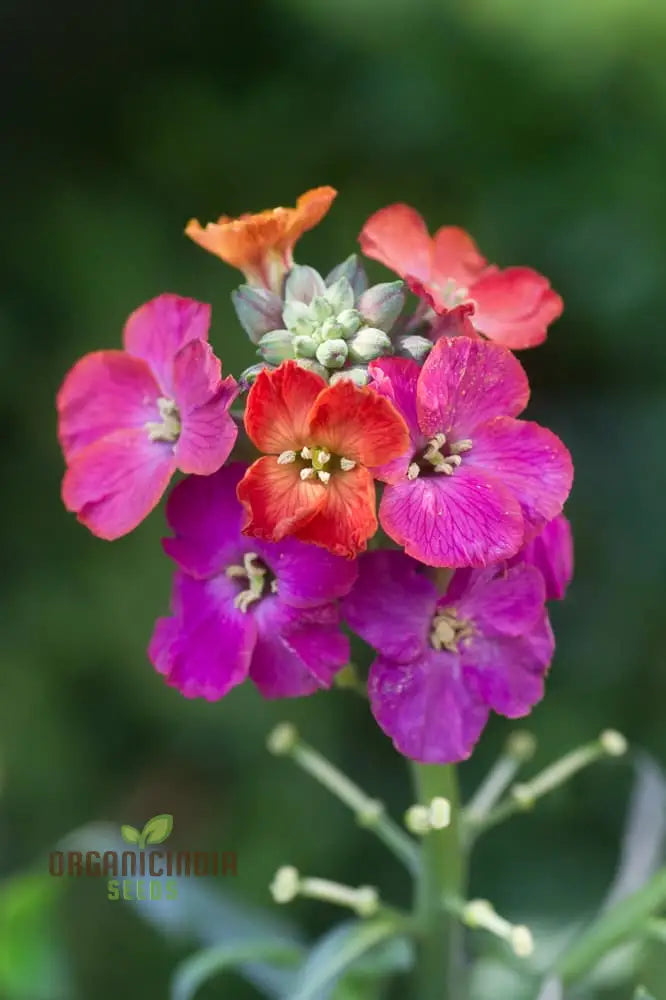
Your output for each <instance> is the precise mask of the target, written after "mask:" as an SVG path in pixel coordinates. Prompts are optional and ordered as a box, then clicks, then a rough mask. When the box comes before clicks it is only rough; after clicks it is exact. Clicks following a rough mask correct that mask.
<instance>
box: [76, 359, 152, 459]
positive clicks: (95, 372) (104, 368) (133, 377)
mask: <svg viewBox="0 0 666 1000" xmlns="http://www.w3.org/2000/svg"><path fill="white" fill-rule="evenodd" d="M159 395H160V387H159V386H158V384H157V382H156V381H155V379H154V377H153V375H152V373H151V371H150V368H149V367H148V365H147V364H146V363H145V362H144V361H140V360H139V359H138V358H133V357H131V356H130V355H129V354H126V353H125V351H96V352H95V353H94V354H86V356H85V357H83V358H81V360H80V361H77V363H76V364H75V365H74V367H73V368H71V369H70V371H69V372H68V374H67V375H66V376H65V379H64V381H63V383H62V386H61V387H60V391H59V392H58V397H57V402H56V405H57V408H58V437H59V440H60V445H61V447H62V450H63V453H64V455H65V458H66V459H67V460H69V459H70V458H71V456H72V455H73V454H74V453H75V452H76V451H78V450H79V449H80V448H85V447H86V446H87V445H89V444H92V443H93V442H94V441H98V440H99V439H100V438H102V437H104V436H105V435H107V434H112V433H113V432H114V431H118V430H123V429H125V428H130V427H143V425H144V424H146V423H147V422H148V421H150V420H155V419H156V418H157V399H158V397H159Z"/></svg>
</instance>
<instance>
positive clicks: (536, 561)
mask: <svg viewBox="0 0 666 1000" xmlns="http://www.w3.org/2000/svg"><path fill="white" fill-rule="evenodd" d="M573 561H574V553H573V537H572V534H571V525H570V524H569V522H568V520H567V519H566V517H565V516H564V514H560V515H559V516H558V517H554V518H553V520H552V521H548V523H547V524H546V526H545V527H544V528H543V529H542V530H541V531H540V532H539V534H538V535H536V537H535V538H533V539H532V540H531V541H530V542H528V543H527V545H526V546H525V548H523V549H521V550H520V552H519V553H518V554H517V555H515V556H514V557H513V559H511V560H510V562H509V565H510V566H514V565H517V564H518V563H527V564H528V565H529V566H536V568H537V569H538V570H539V571H540V573H541V575H542V576H543V578H544V581H545V584H546V600H547V601H561V600H562V599H563V598H564V596H565V594H566V592H567V587H568V586H569V584H570V583H571V578H572V576H573Z"/></svg>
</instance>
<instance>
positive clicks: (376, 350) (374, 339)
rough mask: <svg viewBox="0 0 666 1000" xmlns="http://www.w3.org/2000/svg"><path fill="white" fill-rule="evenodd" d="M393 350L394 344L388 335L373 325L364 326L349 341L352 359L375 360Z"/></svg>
mask: <svg viewBox="0 0 666 1000" xmlns="http://www.w3.org/2000/svg"><path fill="white" fill-rule="evenodd" d="M392 351H393V345H392V344H391V341H390V339H389V337H388V335H387V334H385V333H384V331H383V330H377V329H375V328H374V327H372V326H364V327H363V329H362V330H359V332H358V333H357V334H356V335H355V336H354V337H352V339H351V340H350V341H349V356H350V358H351V359H352V361H374V359H375V358H381V357H383V356H384V355H385V354H391V353H392Z"/></svg>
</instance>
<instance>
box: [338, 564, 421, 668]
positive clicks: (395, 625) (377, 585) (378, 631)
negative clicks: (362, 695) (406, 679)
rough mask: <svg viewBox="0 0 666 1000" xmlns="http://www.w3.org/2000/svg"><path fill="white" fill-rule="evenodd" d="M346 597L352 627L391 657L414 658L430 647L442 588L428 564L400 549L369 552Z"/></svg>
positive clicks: (346, 613) (344, 610) (401, 660)
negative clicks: (429, 574) (432, 577)
mask: <svg viewBox="0 0 666 1000" xmlns="http://www.w3.org/2000/svg"><path fill="white" fill-rule="evenodd" d="M358 565H359V577H358V582H357V583H356V585H355V586H354V588H353V590H352V591H351V593H350V594H349V595H348V596H347V597H346V598H345V599H344V600H343V602H342V614H343V616H344V618H345V619H346V621H347V622H348V623H349V625H350V627H351V628H352V629H353V630H354V632H356V633H357V635H360V637H361V638H362V639H363V640H364V641H365V642H367V643H369V645H371V646H373V647H374V648H375V649H376V650H377V651H378V652H379V653H381V654H382V655H383V656H385V657H386V658H387V659H389V660H394V661H395V662H397V663H408V662H409V661H410V660H414V659H415V658H416V657H418V656H419V655H421V654H422V653H423V652H424V651H425V650H426V649H427V648H428V635H429V631H430V627H431V623H432V619H433V616H434V614H435V608H436V605H437V588H436V587H435V584H434V583H433V582H432V580H430V579H429V578H428V577H427V576H426V575H425V573H423V572H422V569H423V568H422V567H420V566H419V564H418V563H417V562H414V560H413V559H409V558H408V557H407V556H406V555H404V553H402V552H396V551H395V550H388V549H387V550H384V551H375V552H366V553H365V554H364V555H362V556H361V557H360V559H359V560H358Z"/></svg>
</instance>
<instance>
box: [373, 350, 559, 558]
mask: <svg viewBox="0 0 666 1000" xmlns="http://www.w3.org/2000/svg"><path fill="white" fill-rule="evenodd" d="M369 371H370V374H371V375H372V377H373V379H374V385H373V387H374V388H375V390H376V391H377V392H379V393H381V394H382V395H384V396H386V397H387V398H388V399H390V400H391V402H392V403H393V404H394V406H395V407H396V408H397V409H398V411H399V412H400V413H401V414H402V415H403V417H404V418H405V421H406V423H407V426H408V428H409V431H410V436H411V445H410V448H409V449H408V451H407V452H406V453H405V454H404V455H403V456H402V457H401V458H398V459H395V460H394V461H392V462H389V463H387V464H386V465H384V466H382V467H381V468H379V469H374V470H373V472H374V475H375V476H376V477H377V478H378V479H382V480H383V481H384V482H385V483H387V484H388V485H387V486H386V488H385V490H384V495H383V497H382V501H381V505H380V508H379V521H380V523H381V525H382V527H383V529H384V531H385V532H386V533H387V534H388V535H389V536H390V537H391V538H392V539H393V540H394V541H396V542H398V544H400V545H403V546H404V548H405V552H406V553H407V554H408V555H411V556H413V557H414V558H415V559H418V560H419V561H420V562H423V563H427V564H428V565H430V566H448V567H464V566H479V567H480V566H487V565H488V564H490V563H493V562H499V561H500V560H503V559H510V558H511V557H512V556H514V555H515V554H516V553H517V552H518V550H519V549H520V548H521V547H522V546H523V545H524V544H526V543H527V542H529V541H530V540H531V539H532V538H533V537H534V536H535V535H536V534H537V533H538V532H539V531H540V530H541V528H542V527H543V525H544V524H545V523H546V521H549V520H550V519H551V518H554V517H556V516H557V515H558V514H559V513H561V510H562V505H563V504H564V501H565V500H566V498H567V496H568V494H569V490H570V489H571V482H572V479H573V466H572V463H571V456H570V455H569V452H568V451H567V449H566V448H565V446H564V445H563V444H562V442H561V441H560V439H559V438H558V437H556V436H555V434H553V433H552V432H551V431H549V430H546V428H544V427H540V426H539V425H538V424H535V423H532V422H530V421H527V420H517V419H516V417H517V416H518V414H519V413H521V412H522V410H524V408H525V406H526V405H527V400H528V397H529V385H528V382H527V376H526V374H525V372H524V370H523V368H522V366H521V364H520V362H519V361H518V360H517V358H516V357H515V356H514V355H513V354H511V352H510V351H508V350H507V349H506V348H504V347H501V346H500V345H499V344H491V343H488V342H487V341H483V340H470V339H469V337H442V339H441V340H439V341H438V342H437V343H436V344H435V346H434V347H433V349H432V351H431V352H430V354H429V355H428V358H427V359H426V362H425V364H424V366H423V368H419V366H418V365H417V364H416V362H414V361H408V360H403V359H399V358H384V359H383V360H381V361H373V362H372V363H371V364H370V366H369Z"/></svg>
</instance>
